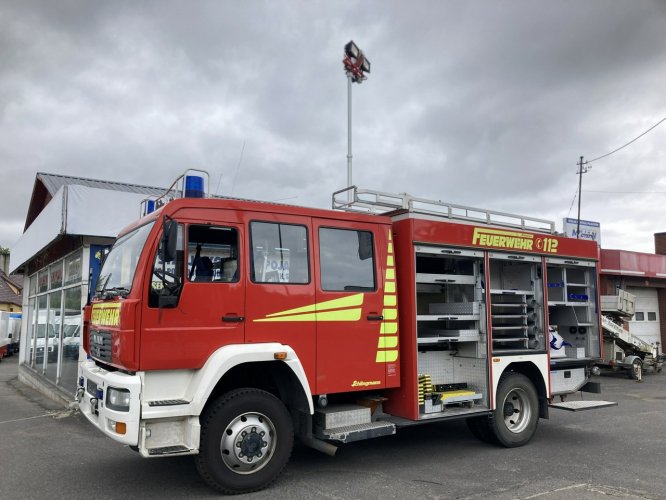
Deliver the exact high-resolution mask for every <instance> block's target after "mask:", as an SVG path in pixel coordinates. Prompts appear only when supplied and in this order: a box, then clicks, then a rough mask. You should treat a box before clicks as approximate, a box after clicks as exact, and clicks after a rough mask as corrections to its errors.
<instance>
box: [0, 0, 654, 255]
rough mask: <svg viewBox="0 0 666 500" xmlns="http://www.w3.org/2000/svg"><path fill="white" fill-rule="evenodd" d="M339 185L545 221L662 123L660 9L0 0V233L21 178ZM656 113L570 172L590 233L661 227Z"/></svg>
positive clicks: (291, 199) (607, 244) (263, 187)
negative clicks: (364, 61) (352, 51)
mask: <svg viewBox="0 0 666 500" xmlns="http://www.w3.org/2000/svg"><path fill="white" fill-rule="evenodd" d="M349 40H354V41H355V42H356V43H357V45H358V46H359V47H360V48H361V49H362V50H363V51H364V53H365V54H366V56H367V58H368V59H369V60H370V62H371V73H370V74H369V77H368V79H367V80H366V81H365V82H363V83H362V84H361V85H357V84H354V85H353V88H352V110H353V112H352V123H353V125H352V141H353V184H355V185H357V186H359V187H361V188H368V189H377V190H381V191H387V192H395V193H397V192H407V193H409V194H411V195H413V196H418V197H422V198H429V199H435V200H442V201H446V202H450V203H455V204H459V205H468V206H473V207H479V208H484V209H489V210H496V211H501V212H510V213H518V214H523V215H526V216H529V217H537V218H543V219H549V220H553V221H556V223H557V227H558V228H561V224H562V218H563V217H567V216H569V217H574V218H575V217H576V216H577V201H578V200H577V199H574V197H575V195H576V192H577V189H578V180H579V179H578V175H576V172H577V166H576V163H577V162H578V160H579V157H580V156H584V157H585V158H586V159H588V160H591V159H594V158H596V157H598V156H601V155H603V154H605V153H608V152H609V151H612V150H613V149H616V148H618V147H619V146H622V145H623V144H625V143H626V142H628V141H630V140H631V139H633V138H635V137H636V136H638V135H639V134H641V133H642V132H644V131H645V130H647V129H648V128H650V127H651V126H652V125H654V124H655V123H657V122H658V121H659V120H661V119H662V118H664V117H666V92H664V85H665V81H666V2H662V1H647V0H634V1H631V2H629V1H625V0H622V1H618V0H599V1H593V0H586V1H584V2H581V1H578V0H571V1H558V2H552V1H543V0H541V1H538V0H536V1H535V0H525V1H522V0H521V1H518V0H504V1H492V2H491V1H419V0H414V1H411V2H404V1H387V0H382V1H372V0H363V1H336V2H330V1H288V2H276V1H254V0H247V1H243V2H238V1H231V0H226V1H225V0H216V1H188V2H186V1H168V0H162V1H122V0H116V1H113V2H92V1H91V2H84V1H82V0H80V1H68V0H59V1H58V2H53V1H51V0H45V1H41V2H40V1H32V0H3V1H2V2H0V246H5V247H10V248H11V246H12V245H13V244H14V243H15V242H16V241H17V240H18V238H19V237H20V236H21V234H22V232H23V227H24V224H25V218H26V213H27V209H28V203H29V201H30V195H31V193H32V188H33V185H34V181H35V174H36V173H37V172H47V173H55V174H64V175H72V176H81V177H88V178H96V179H104V180H113V181H118V182H128V183H137V184H146V185H153V186H168V185H169V184H171V182H172V180H173V179H175V178H176V177H177V176H178V175H180V174H181V173H182V172H183V171H184V170H185V169H188V168H200V169H204V170H206V171H208V172H209V173H210V177H211V182H210V186H211V191H212V192H214V193H216V194H219V195H230V196H235V197H242V198H251V199H259V200H269V201H282V202H285V203H292V204H297V205H304V206H312V207H319V208H330V206H331V193H332V192H333V191H336V190H338V189H341V188H344V187H345V186H346V184H347V159H346V156H347V80H346V77H345V74H344V71H343V67H342V58H343V48H344V45H345V44H346V43H347V42H348V41H349ZM664 145H666V122H665V123H664V124H662V125H661V126H659V127H656V128H655V129H654V130H652V131H651V132H650V133H648V134H647V135H645V136H644V137H642V138H641V139H639V140H637V141H636V142H634V143H633V144H631V145H630V146H628V147H626V148H624V149H622V150H621V151H619V152H617V153H615V154H613V155H610V156H608V157H606V158H603V159H601V160H598V161H596V162H593V163H590V164H589V166H591V167H592V168H591V169H590V170H589V171H588V172H587V173H585V174H584V175H583V179H582V181H583V186H582V207H581V219H585V220H593V221H598V222H600V223H601V237H602V246H603V247H604V248H619V249H624V250H633V251H640V252H653V251H654V240H653V234H654V233H655V232H663V231H666V220H665V219H666V218H665V217H664V214H665V209H664V206H665V205H666V149H665V147H664Z"/></svg>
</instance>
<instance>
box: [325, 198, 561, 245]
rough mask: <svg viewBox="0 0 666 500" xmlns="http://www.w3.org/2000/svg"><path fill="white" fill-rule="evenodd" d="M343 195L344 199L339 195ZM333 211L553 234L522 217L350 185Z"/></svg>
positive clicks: (551, 228) (545, 224)
mask: <svg viewBox="0 0 666 500" xmlns="http://www.w3.org/2000/svg"><path fill="white" fill-rule="evenodd" d="M343 195H344V196H343ZM332 206H333V209H334V210H345V211H348V212H360V213H368V214H390V213H391V212H395V211H396V210H407V211H409V212H413V213H418V214H424V215H431V216H435V217H442V218H446V219H456V220H464V221H471V222H478V223H482V224H489V225H498V226H508V227H515V228H520V229H525V230H529V231H537V232H543V233H550V234H553V233H555V223H554V222H553V221H549V220H545V219H538V218H535V217H525V216H522V215H516V214H510V213H506V212H497V211H494V210H485V209H482V208H474V207H467V206H464V205H455V204H453V203H446V202H443V201H440V200H428V199H425V198H418V197H416V196H411V195H409V194H407V193H386V192H382V191H376V190H373V189H359V188H358V187H356V186H350V187H347V188H344V189H341V190H339V191H336V192H335V193H333V196H332Z"/></svg>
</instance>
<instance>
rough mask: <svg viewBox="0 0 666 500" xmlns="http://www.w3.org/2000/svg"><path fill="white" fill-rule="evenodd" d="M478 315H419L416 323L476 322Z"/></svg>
mask: <svg viewBox="0 0 666 500" xmlns="http://www.w3.org/2000/svg"><path fill="white" fill-rule="evenodd" d="M479 318H480V315H479V314H448V315H442V314H419V315H417V316H416V320H417V321H478V320H479Z"/></svg>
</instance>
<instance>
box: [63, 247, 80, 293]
mask: <svg viewBox="0 0 666 500" xmlns="http://www.w3.org/2000/svg"><path fill="white" fill-rule="evenodd" d="M81 262H82V259H81V252H76V253H75V254H72V255H70V256H69V257H67V258H66V259H65V285H69V284H70V283H76V282H77V281H81V272H82V271H81Z"/></svg>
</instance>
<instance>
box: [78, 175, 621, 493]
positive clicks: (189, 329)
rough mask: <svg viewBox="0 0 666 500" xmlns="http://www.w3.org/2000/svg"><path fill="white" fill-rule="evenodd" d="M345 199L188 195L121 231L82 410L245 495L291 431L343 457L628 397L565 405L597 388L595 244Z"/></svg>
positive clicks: (103, 287)
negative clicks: (320, 203)
mask: <svg viewBox="0 0 666 500" xmlns="http://www.w3.org/2000/svg"><path fill="white" fill-rule="evenodd" d="M182 182H183V184H184V186H183V189H182V191H184V192H186V191H187V190H186V189H185V187H186V186H185V184H186V182H187V177H186V176H185V177H184V178H183V179H182ZM170 192H173V190H171V191H170ZM333 205H334V208H336V209H338V210H320V209H312V208H302V207H295V206H286V205H278V204H272V203H264V202H256V201H243V200H233V199H218V198H207V197H205V196H198V197H194V198H192V197H182V198H177V199H172V200H170V201H168V202H167V203H164V204H163V205H162V206H161V207H160V208H158V209H157V210H155V211H152V212H150V213H147V214H146V215H145V216H143V217H142V218H141V219H139V220H138V221H136V222H135V223H134V224H132V225H130V226H129V227H127V228H126V229H124V230H123V231H122V233H121V234H120V235H119V237H118V240H117V241H116V243H115V245H114V246H113V248H112V249H111V251H110V253H109V255H108V257H107V258H106V261H105V263H104V266H103V269H102V272H101V274H100V278H99V280H98V285H97V290H96V295H95V298H94V300H93V301H92V303H91V305H90V306H88V307H87V308H86V309H85V319H84V349H85V351H86V353H87V359H85V360H84V361H82V362H81V363H80V366H79V389H78V391H77V400H78V401H79V406H80V409H81V412H82V413H83V414H84V415H85V416H86V417H87V419H88V420H89V421H90V422H91V423H92V424H93V425H95V426H96V427H97V428H98V429H99V430H100V431H102V432H103V433H104V434H106V435H107V436H110V437H111V438H113V439H115V440H116V441H119V442H121V443H124V444H127V445H130V446H131V447H133V448H134V449H136V450H137V451H139V453H140V454H141V455H142V456H144V457H158V456H159V457H163V456H172V455H188V454H189V455H195V456H196V463H197V467H198V470H199V472H200V473H201V476H202V477H203V479H204V480H205V481H206V482H207V483H208V484H210V485H211V486H212V487H213V488H215V489H217V490H219V491H221V492H225V493H238V492H247V491H254V490H257V489H260V488H263V487H265V486H267V485H268V484H270V483H271V482H272V481H273V480H274V479H275V478H276V477H277V476H278V475H279V474H280V472H281V471H282V469H283V468H284V466H285V465H286V463H287V461H288V459H289V455H290V453H291V448H292V444H293V439H294V436H297V437H299V438H300V439H301V440H303V441H304V442H305V443H306V444H308V445H310V446H312V447H315V448H317V449H319V450H321V451H324V452H326V453H329V454H334V453H335V449H336V445H337V444H340V443H347V442H352V441H357V440H361V439H368V438H374V437H379V436H386V435H390V434H394V433H395V432H396V430H397V429H399V428H401V427H404V426H408V425H415V424H421V423H427V422H433V421H441V420H443V419H451V418H465V419H467V422H468V424H469V427H470V429H471V431H472V432H473V433H474V434H475V435H476V436H478V437H479V438H481V439H483V440H485V441H488V442H494V443H497V444H500V445H502V446H507V447H513V446H520V445H523V444H525V443H527V442H528V441H529V440H530V439H531V437H532V436H533V435H534V432H535V431H536V428H537V424H538V421H539V418H547V416H548V409H549V408H551V407H559V408H565V409H570V410H572V409H573V410H576V409H585V408H592V407H603V406H608V405H611V404H614V403H608V402H601V401H582V402H581V401H576V402H566V401H564V399H565V398H566V395H567V394H570V393H573V392H576V391H579V390H586V391H590V392H599V390H598V389H599V388H598V384H593V383H590V382H589V379H590V376H591V373H592V368H593V365H594V363H595V362H598V361H599V359H600V356H601V351H600V346H601V330H600V319H599V314H598V310H599V308H598V294H597V289H598V269H597V265H598V257H599V250H598V247H597V245H596V243H594V242H589V241H582V240H575V239H570V238H565V237H561V236H558V235H556V234H555V232H554V227H553V225H552V223H549V222H547V221H541V220H537V219H527V218H524V217H519V216H513V215H509V214H502V213H496V212H488V211H481V210H477V209H470V208H467V207H457V206H453V205H448V204H443V203H441V202H430V201H428V200H420V199H417V198H412V197H409V196H407V195H390V194H387V193H380V192H376V191H368V190H358V189H356V188H349V189H347V190H343V191H340V192H338V193H336V194H335V195H334V198H333ZM340 209H342V210H340ZM359 211H361V212H365V213H358V212H359ZM376 212H386V213H387V214H377V213H376ZM553 339H555V340H553ZM556 399H557V401H555V400H556Z"/></svg>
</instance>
